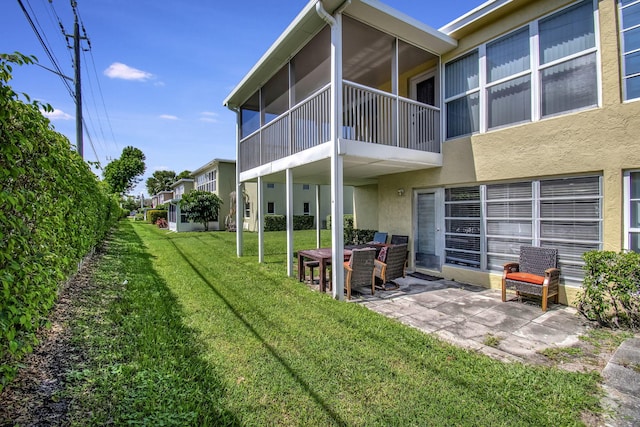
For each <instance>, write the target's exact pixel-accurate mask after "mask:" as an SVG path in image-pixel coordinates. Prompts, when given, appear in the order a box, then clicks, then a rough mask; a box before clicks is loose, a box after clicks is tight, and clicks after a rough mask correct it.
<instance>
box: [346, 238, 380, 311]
mask: <svg viewBox="0 0 640 427" xmlns="http://www.w3.org/2000/svg"><path fill="white" fill-rule="evenodd" d="M375 257H376V250H375V248H363V249H353V250H352V251H351V258H350V259H349V261H345V263H344V270H345V279H344V286H345V288H346V289H347V299H351V287H352V286H361V285H371V295H373V294H374V293H375V286H374V284H375V278H374V276H373V261H374V259H375Z"/></svg>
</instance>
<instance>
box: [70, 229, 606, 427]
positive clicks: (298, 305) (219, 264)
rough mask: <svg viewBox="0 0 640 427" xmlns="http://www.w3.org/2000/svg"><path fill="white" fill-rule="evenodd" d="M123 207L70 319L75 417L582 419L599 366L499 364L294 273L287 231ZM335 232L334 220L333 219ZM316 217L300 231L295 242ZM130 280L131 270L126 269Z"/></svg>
mask: <svg viewBox="0 0 640 427" xmlns="http://www.w3.org/2000/svg"><path fill="white" fill-rule="evenodd" d="M266 240H267V242H266V248H265V254H266V256H265V261H266V262H265V263H264V264H258V263H257V235H255V234H252V233H245V248H246V249H245V257H243V258H240V259H238V258H237V257H236V255H235V234H234V233H227V232H209V233H180V234H176V233H169V232H167V231H164V230H159V229H157V228H155V227H152V226H150V225H147V224H141V223H134V222H122V223H121V224H120V226H119V228H118V230H117V231H116V232H115V233H114V235H113V237H112V239H111V240H110V242H109V245H108V247H107V249H106V254H105V256H104V258H103V261H102V262H101V263H100V266H99V268H98V271H97V272H96V280H97V281H98V283H99V284H100V292H99V293H97V294H95V295H92V296H90V297H87V300H86V301H83V304H84V312H83V314H82V316H80V317H79V318H78V319H76V320H74V321H73V322H72V328H73V331H74V339H75V341H76V343H77V344H78V345H79V346H81V347H83V348H85V349H86V351H87V355H88V361H87V362H86V363H85V364H83V365H81V366H78V369H77V370H75V371H74V372H72V373H71V374H70V375H69V381H70V383H71V386H72V387H71V389H70V391H69V392H68V393H69V397H71V398H72V399H73V405H72V420H73V422H74V423H76V424H78V425H87V424H89V425H91V424H93V425H101V424H105V423H115V424H118V425H119V424H134V425H137V424H146V425H198V426H199V425H251V426H254V425H363V426H364V425H366V426H373V425H381V426H392V425H398V426H409V425H438V426H439V425H494V426H495V425H505V426H513V425H536V426H541V425H553V426H558V425H563V426H566V425H580V416H581V413H582V412H584V411H598V410H599V409H598V386H597V382H598V377H597V375H595V374H579V373H568V372H564V371H560V370H555V369H547V368H541V367H531V366H523V365H519V364H503V363H500V362H498V361H496V360H493V359H490V358H488V357H485V356H482V355H478V354H476V353H473V352H469V351H465V350H461V349H458V348H456V347H453V346H450V345H448V344H445V343H443V342H441V341H439V340H438V339H436V338H434V337H432V336H430V335H426V334H424V333H422V332H419V331H417V330H414V329H412V328H409V327H407V326H404V325H402V324H400V323H399V322H397V321H395V320H392V319H388V318H385V317H383V316H381V315H379V314H377V313H374V312H371V311H369V310H368V309H366V308H364V307H362V306H360V305H358V304H354V303H345V302H339V301H335V300H333V299H332V298H331V297H330V296H328V295H321V294H319V293H318V292H314V291H311V290H309V289H308V288H307V287H306V286H305V285H304V284H301V283H299V282H298V281H297V280H295V279H293V278H288V277H286V274H285V272H286V268H285V259H286V240H285V234H284V233H279V232H277V233H266ZM323 244H325V245H328V244H329V235H328V234H325V235H323ZM314 245H315V232H314V231H303V232H296V236H295V246H296V250H297V249H302V248H305V247H306V248H308V247H313V246H314ZM125 281H126V284H124V283H125Z"/></svg>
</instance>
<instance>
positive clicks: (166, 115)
mask: <svg viewBox="0 0 640 427" xmlns="http://www.w3.org/2000/svg"><path fill="white" fill-rule="evenodd" d="M158 117H159V118H161V119H163V120H178V117H177V116H172V115H171V114H161V115H160V116H158Z"/></svg>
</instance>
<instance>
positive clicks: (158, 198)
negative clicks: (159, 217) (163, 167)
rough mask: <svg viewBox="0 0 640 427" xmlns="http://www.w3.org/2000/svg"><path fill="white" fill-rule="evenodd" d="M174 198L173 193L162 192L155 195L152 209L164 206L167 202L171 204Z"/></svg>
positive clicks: (152, 197)
mask: <svg viewBox="0 0 640 427" xmlns="http://www.w3.org/2000/svg"><path fill="white" fill-rule="evenodd" d="M172 198H173V191H169V190H167V191H160V192H158V193H157V194H154V195H153V196H151V207H152V208H154V209H155V208H157V207H158V206H160V205H163V204H165V203H167V202H169V200H171V199H172Z"/></svg>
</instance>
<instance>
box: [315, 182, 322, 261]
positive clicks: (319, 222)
mask: <svg viewBox="0 0 640 427" xmlns="http://www.w3.org/2000/svg"><path fill="white" fill-rule="evenodd" d="M321 229H322V220H321V218H320V186H319V185H318V184H316V248H320V247H321V246H320V245H321V244H322V241H321V240H322V239H321V238H320V230H321Z"/></svg>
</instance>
